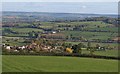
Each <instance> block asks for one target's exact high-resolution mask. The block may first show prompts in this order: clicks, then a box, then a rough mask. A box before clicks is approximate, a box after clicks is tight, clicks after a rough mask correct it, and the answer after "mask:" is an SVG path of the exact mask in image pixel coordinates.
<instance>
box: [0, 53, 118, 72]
mask: <svg viewBox="0 0 120 74" xmlns="http://www.w3.org/2000/svg"><path fill="white" fill-rule="evenodd" d="M2 61H3V72H117V71H118V61H117V60H105V59H92V58H80V57H59V56H5V55H4V56H3V60H2Z"/></svg>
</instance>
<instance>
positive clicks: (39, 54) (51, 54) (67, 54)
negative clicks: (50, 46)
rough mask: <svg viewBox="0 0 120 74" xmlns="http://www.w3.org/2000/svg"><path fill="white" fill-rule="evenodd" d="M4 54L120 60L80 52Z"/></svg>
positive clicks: (118, 58) (119, 58)
mask: <svg viewBox="0 0 120 74" xmlns="http://www.w3.org/2000/svg"><path fill="white" fill-rule="evenodd" d="M2 55H18V56H19V55H27V56H31V55H32V56H69V57H86V58H98V59H113V60H120V57H113V56H101V55H88V54H78V53H72V54H69V53H48V52H42V53H2Z"/></svg>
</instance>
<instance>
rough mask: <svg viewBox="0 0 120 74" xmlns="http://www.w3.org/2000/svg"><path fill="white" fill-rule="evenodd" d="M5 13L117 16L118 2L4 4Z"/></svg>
mask: <svg viewBox="0 0 120 74" xmlns="http://www.w3.org/2000/svg"><path fill="white" fill-rule="evenodd" d="M2 10H3V11H23V12H24V11H25V12H56V13H93V14H117V13H118V3H117V2H3V3H2Z"/></svg>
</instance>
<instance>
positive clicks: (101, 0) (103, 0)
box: [1, 0, 119, 2]
mask: <svg viewBox="0 0 120 74" xmlns="http://www.w3.org/2000/svg"><path fill="white" fill-rule="evenodd" d="M1 1H2V2H118V1H119V0H1Z"/></svg>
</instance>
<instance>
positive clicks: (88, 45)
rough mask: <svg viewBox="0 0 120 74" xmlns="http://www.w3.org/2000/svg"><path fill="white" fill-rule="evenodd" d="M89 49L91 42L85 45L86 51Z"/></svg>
mask: <svg viewBox="0 0 120 74" xmlns="http://www.w3.org/2000/svg"><path fill="white" fill-rule="evenodd" d="M90 47H91V42H88V44H87V50H89V49H90Z"/></svg>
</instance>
